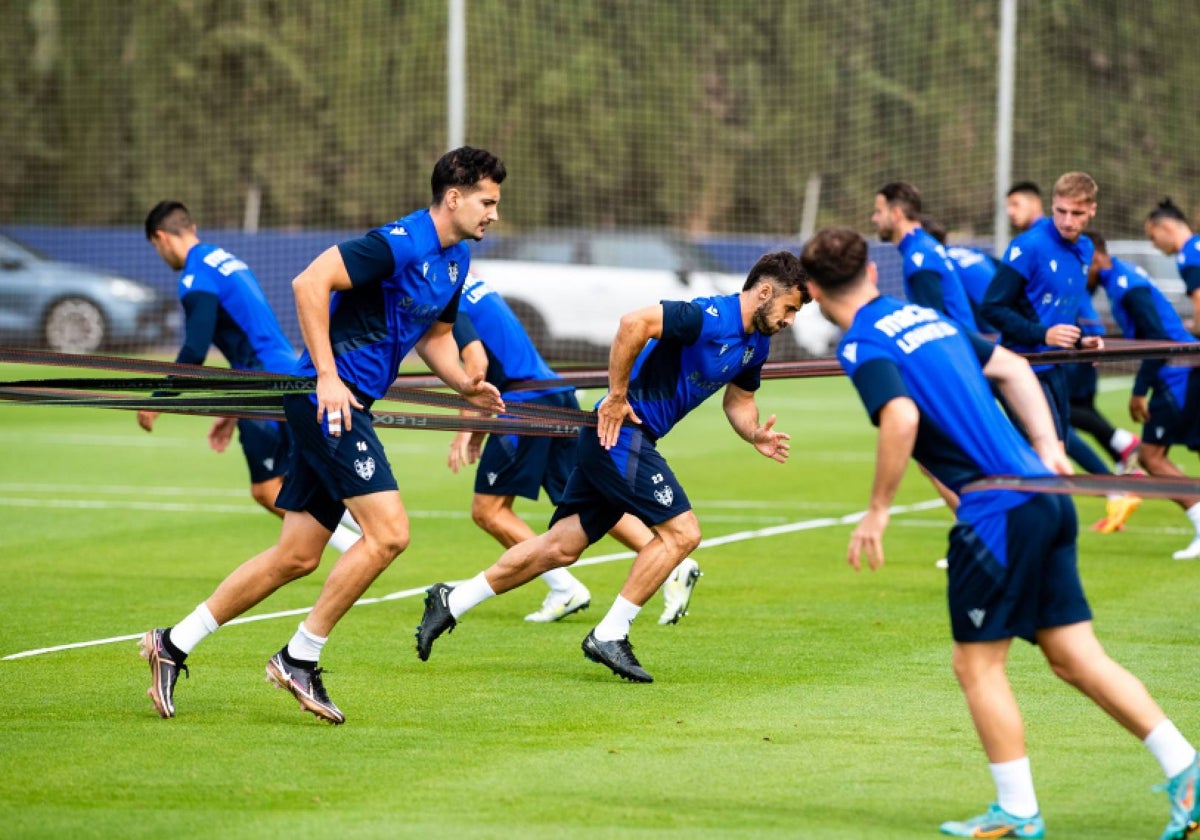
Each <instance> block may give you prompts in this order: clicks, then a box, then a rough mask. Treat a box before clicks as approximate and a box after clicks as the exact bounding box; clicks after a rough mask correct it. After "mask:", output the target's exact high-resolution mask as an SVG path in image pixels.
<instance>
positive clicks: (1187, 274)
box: [1179, 265, 1200, 295]
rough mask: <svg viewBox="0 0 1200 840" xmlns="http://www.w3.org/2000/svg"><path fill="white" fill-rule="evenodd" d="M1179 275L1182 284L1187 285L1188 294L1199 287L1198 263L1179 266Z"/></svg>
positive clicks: (1199, 266)
mask: <svg viewBox="0 0 1200 840" xmlns="http://www.w3.org/2000/svg"><path fill="white" fill-rule="evenodd" d="M1179 276H1180V277H1182V278H1183V285H1185V286H1187V293H1188V294H1189V295H1190V294H1191V293H1192V292H1194V291H1196V289H1200V265H1185V266H1181V267H1180V269H1179Z"/></svg>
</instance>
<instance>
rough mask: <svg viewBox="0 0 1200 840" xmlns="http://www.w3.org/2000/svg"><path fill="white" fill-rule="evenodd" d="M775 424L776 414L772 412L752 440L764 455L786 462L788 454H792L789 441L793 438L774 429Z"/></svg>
mask: <svg viewBox="0 0 1200 840" xmlns="http://www.w3.org/2000/svg"><path fill="white" fill-rule="evenodd" d="M774 425H775V415H774V414H772V415H771V416H770V417H768V418H767V422H766V423H763V424H762V425H761V426H759V427H758V428H757V429H755V430H754V435H753V436H752V437H751V439H750V442H751V443H752V444H754V448H755V449H757V450H758V451H759V452H761V453H762V454H763V455H766V456H767V457H768V458H771V459H772V460H775V461H778V462H779V463H781V464H786V463H787V459H788V455H790V454H791V444H789V443H788V441H789V440H791V439H792V436H791V435H789V434H785V433H784V432H776V431H774V430H773V429H772V427H773V426H774Z"/></svg>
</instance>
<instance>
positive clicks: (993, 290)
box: [983, 263, 1046, 347]
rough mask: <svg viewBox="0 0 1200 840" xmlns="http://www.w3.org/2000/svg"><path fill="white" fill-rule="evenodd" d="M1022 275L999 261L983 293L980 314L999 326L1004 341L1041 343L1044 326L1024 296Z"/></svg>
mask: <svg viewBox="0 0 1200 840" xmlns="http://www.w3.org/2000/svg"><path fill="white" fill-rule="evenodd" d="M1025 283H1026V280H1025V277H1024V276H1023V275H1022V274H1021V273H1020V272H1019V271H1017V270H1016V269H1015V268H1013V267H1012V266H1011V265H1009V264H1008V263H1000V265H999V266H998V267H997V268H996V275H995V276H994V277H993V278H992V282H991V283H989V284H988V288H987V293H986V294H985V295H984V296H983V317H985V318H987V320H988V323H990V324H992V325H994V326H995V327H996V328H997V329H998V330H1000V335H1001V337H1002V338H1003V339H1004V342H1005V343H1006V344H1020V345H1026V346H1029V347H1036V346H1037V345H1039V344H1044V343H1045V339H1046V327H1045V326H1044V325H1043V324H1042V322H1041V320H1039V319H1038V317H1037V313H1036V312H1034V311H1033V306H1032V305H1031V304H1030V303H1029V298H1027V297H1026V296H1025Z"/></svg>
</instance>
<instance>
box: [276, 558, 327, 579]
mask: <svg viewBox="0 0 1200 840" xmlns="http://www.w3.org/2000/svg"><path fill="white" fill-rule="evenodd" d="M278 560H279V562H278V568H279V570H280V573H281V574H282V575H283V576H284V577H285V578H286V579H287V580H296V579H297V578H302V577H304V576H305V575H311V574H312V573H313V572H315V571H316V570H317V567H318V566H320V565H321V554H320V552H318V553H316V554H313V553H311V552H306V551H280V552H279V555H278Z"/></svg>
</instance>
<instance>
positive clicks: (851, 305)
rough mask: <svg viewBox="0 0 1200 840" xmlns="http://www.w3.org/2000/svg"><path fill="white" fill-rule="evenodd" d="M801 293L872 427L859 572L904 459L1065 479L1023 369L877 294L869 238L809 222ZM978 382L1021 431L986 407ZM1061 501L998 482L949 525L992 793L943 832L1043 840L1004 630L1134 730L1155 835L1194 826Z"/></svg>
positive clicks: (1196, 806)
mask: <svg viewBox="0 0 1200 840" xmlns="http://www.w3.org/2000/svg"><path fill="white" fill-rule="evenodd" d="M801 259H802V260H803V264H804V268H805V270H806V271H807V272H808V275H809V278H810V291H811V293H812V296H813V299H814V300H815V301H816V303H817V304H818V305H819V306H820V307H821V311H822V312H823V313H824V314H825V316H826V317H827V318H829V319H830V320H831V321H833V322H834V323H835V324H837V325H838V326H840V327H842V329H844V330H845V335H844V337H843V338H842V341H841V344H840V345H839V346H838V360H839V361H840V362H841V365H842V367H843V369H844V370H845V371H846V375H847V376H849V377H850V379H851V381H852V382H853V384H854V387H855V388H856V389H857V390H858V393H859V396H860V397H861V398H862V401H863V405H864V407H865V408H866V410H867V414H868V416H869V417H870V418H871V422H872V423H874V424H875V425H876V426H878V427H879V445H878V448H877V452H878V457H877V460H876V466H875V479H874V483H873V484H872V490H871V501H870V504H869V506H868V509H867V514H866V516H864V517H863V519H862V521H861V522H860V523H859V525H858V526H857V527H856V528H855V530H854V533H853V534H852V535H851V537H850V545H849V549H848V551H847V559H848V560H849V562H850V565H851V566H852V567H853V568H854V569H855V570H856V571H857V570H859V569H860V568H861V563H862V556H863V554H865V555H866V558H867V562H868V564H869V565H870V567H871V569H872V570H877V569H879V568H881V567H882V566H883V561H884V551H883V535H884V532H885V530H886V529H887V524H888V511H889V508H890V507H891V504H892V500H893V499H894V497H895V494H896V490H897V488H898V487H899V485H900V482H901V479H902V478H903V477H904V473H905V466H906V464H907V462H908V459H909V457H910V456H912V457H913V458H915V459H916V460H917V461H918V462H919V463H921V464H922V465H923V466H924V467H925V468H926V469H927V470H928V471H930V472H932V473H933V474H934V475H936V476H938V478H939V479H940V480H941V481H943V482H944V483H945V484H946V485H947V486H949V487H950V488H951V489H952V490H954V491H955V492H960V491H961V490H962V488H963V486H964V485H965V484H967V483H969V482H971V481H973V480H976V479H979V478H982V477H984V476H988V475H1015V476H1025V477H1035V476H1047V475H1053V474H1054V473H1064V474H1065V473H1069V472H1070V465H1069V463H1068V462H1067V460H1066V456H1065V455H1064V454H1063V451H1062V446H1061V444H1060V443H1059V440H1058V436H1057V434H1056V431H1055V428H1054V422H1053V420H1052V419H1051V415H1050V410H1049V408H1048V406H1047V403H1046V399H1045V397H1044V396H1043V394H1042V391H1041V388H1040V387H1039V383H1038V381H1037V379H1036V378H1035V376H1034V375H1033V374H1032V372H1031V371H1030V368H1029V365H1028V364H1027V363H1026V362H1025V361H1024V360H1023V359H1021V358H1020V357H1019V356H1017V355H1016V354H1014V353H1011V352H1009V351H1008V350H1005V349H1004V348H1003V347H999V346H995V345H991V344H989V343H987V342H985V341H983V340H981V339H980V338H979V337H978V336H976V335H974V334H971V333H968V332H967V331H965V330H964V329H963V328H962V326H961V325H960V324H958V323H955V322H954V321H950V320H948V319H946V318H945V317H944V316H942V315H941V314H940V313H938V312H936V311H934V310H933V309H929V308H927V307H922V306H917V305H915V304H910V303H906V302H905V301H902V300H899V299H897V298H892V297H883V296H881V295H880V294H879V291H878V289H877V288H876V283H877V280H878V277H877V274H876V270H875V265H874V263H871V262H869V261H868V259H867V243H866V240H864V239H863V237H862V236H861V235H860V234H858V233H857V232H856V231H854V230H851V229H849V228H827V229H825V230H821V231H818V232H817V234H816V235H815V236H813V237H812V238H811V239H810V240H809V241H808V242H807V243H806V244H805V246H804V251H803V254H802V256H801ZM988 380H991V382H992V383H994V384H996V385H997V386H998V387H999V389H1000V391H1001V393H1003V395H1004V397H1005V399H1006V400H1007V401H1008V404H1009V405H1010V406H1011V408H1012V411H1013V412H1014V413H1015V414H1016V416H1017V417H1018V418H1019V420H1020V421H1021V423H1022V424H1024V426H1025V430H1026V434H1027V436H1028V441H1027V440H1026V439H1025V438H1023V437H1022V436H1021V435H1020V434H1019V433H1018V432H1017V430H1016V428H1015V427H1014V426H1013V425H1012V423H1011V422H1010V421H1009V420H1008V418H1007V417H1006V416H1005V415H1004V413H1003V412H1002V411H1001V410H1000V408H999V406H998V405H997V404H996V400H995V398H994V397H993V395H992V391H991V388H990V386H989V384H988ZM1077 530H1078V525H1077V522H1076V518H1075V506H1074V505H1073V504H1072V502H1071V499H1070V497H1068V496H1058V495H1051V494H1031V493H1022V492H1013V491H1007V490H991V491H984V492H972V493H964V494H963V495H962V502H961V504H959V506H958V512H957V522H956V524H955V526H954V528H953V529H952V530H951V532H950V551H949V555H948V556H949V560H950V566H949V572H948V601H949V608H950V628H951V632H952V635H953V637H954V657H953V661H954V672H955V676H957V677H958V681H959V684H960V685H961V686H962V689H963V693H964V694H965V695H966V700H967V707H968V709H969V710H970V713H971V718H972V720H973V721H974V723H975V728H976V731H977V732H978V734H979V738H980V740H981V741H982V742H983V748H984V751H985V752H986V753H987V756H988V761H989V762H990V766H991V771H992V775H993V778H994V779H995V783H996V790H997V803H996V804H994V805H992V806H991V807H990V808H989V809H988V811H987V812H986V813H984V814H981V815H980V816H977V817H973V818H971V819H969V820H965V821H954V822H947V823H944V824H943V825H942V827H941V828H942V832H943V833H945V834H950V835H952V836H955V837H1022V838H1040V837H1044V836H1045V823H1044V821H1043V819H1042V817H1041V815H1040V810H1039V807H1038V802H1037V796H1036V794H1035V793H1034V787H1033V776H1032V774H1031V771H1030V766H1029V759H1028V757H1027V755H1026V751H1025V732H1024V725H1023V724H1022V722H1021V713H1020V710H1019V709H1018V708H1017V704H1016V700H1015V699H1014V697H1013V693H1012V688H1011V686H1010V685H1009V682H1008V677H1007V676H1006V674H1005V670H1004V669H1005V662H1006V660H1007V658H1008V650H1009V647H1010V646H1011V645H1012V640H1013V639H1014V638H1022V639H1025V640H1026V641H1029V642H1032V643H1034V644H1037V645H1038V647H1039V648H1041V651H1042V654H1043V655H1044V656H1045V657H1046V660H1047V662H1048V663H1049V664H1050V667H1051V668H1052V669H1053V670H1054V673H1055V674H1057V675H1058V676H1059V677H1061V678H1062V679H1064V680H1065V681H1066V682H1068V683H1070V684H1071V685H1073V686H1074V687H1075V688H1077V689H1079V690H1080V691H1081V692H1083V693H1084V694H1085V695H1087V696H1088V697H1089V698H1090V699H1092V700H1093V701H1094V702H1095V703H1096V704H1097V705H1099V706H1100V707H1101V708H1103V709H1104V710H1105V711H1106V712H1108V713H1109V714H1110V715H1111V716H1112V717H1113V718H1114V719H1115V720H1116V721H1117V722H1118V723H1120V724H1121V725H1122V726H1124V727H1125V728H1126V729H1128V730H1129V731H1130V732H1132V733H1133V734H1134V735H1136V736H1137V737H1138V738H1140V739H1142V740H1143V741H1144V742H1145V744H1146V746H1147V747H1148V748H1149V749H1150V751H1151V753H1153V755H1154V756H1155V758H1157V759H1158V761H1159V763H1160V765H1161V766H1162V769H1163V771H1164V772H1165V773H1166V775H1167V777H1168V779H1169V782H1168V787H1167V790H1168V794H1169V796H1170V799H1171V817H1170V823H1169V824H1168V826H1167V830H1166V831H1165V832H1164V834H1163V840H1176V839H1177V838H1183V837H1186V836H1187V834H1188V833H1189V831H1190V830H1191V827H1193V826H1194V824H1195V821H1197V820H1200V801H1197V799H1196V782H1197V780H1198V779H1200V762H1198V761H1197V755H1196V750H1195V749H1194V748H1193V747H1192V745H1191V744H1190V743H1189V742H1188V741H1187V739H1185V738H1184V737H1183V735H1181V734H1180V733H1179V731H1178V729H1176V727H1175V725H1174V724H1173V723H1171V721H1170V720H1169V719H1167V717H1166V715H1164V714H1163V712H1162V710H1161V709H1160V708H1159V707H1158V704H1157V703H1155V702H1154V700H1153V699H1152V698H1151V697H1150V695H1149V694H1148V693H1147V691H1146V688H1145V687H1144V686H1143V685H1142V683H1141V682H1140V681H1139V680H1138V679H1137V678H1136V677H1134V676H1133V675H1132V674H1130V673H1129V672H1128V671H1126V670H1125V669H1124V668H1122V667H1121V666H1120V665H1118V664H1117V663H1116V662H1114V661H1113V660H1112V659H1110V658H1109V657H1108V655H1107V654H1105V652H1104V650H1103V648H1102V647H1101V646H1100V643H1099V641H1097V639H1096V636H1095V633H1094V632H1093V629H1092V622H1091V617H1092V616H1091V610H1090V608H1089V606H1088V603H1087V600H1086V598H1085V597H1084V593H1083V587H1082V585H1081V583H1080V580H1079V574H1078V570H1077V568H1076V546H1075V540H1076V532H1077Z"/></svg>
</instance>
